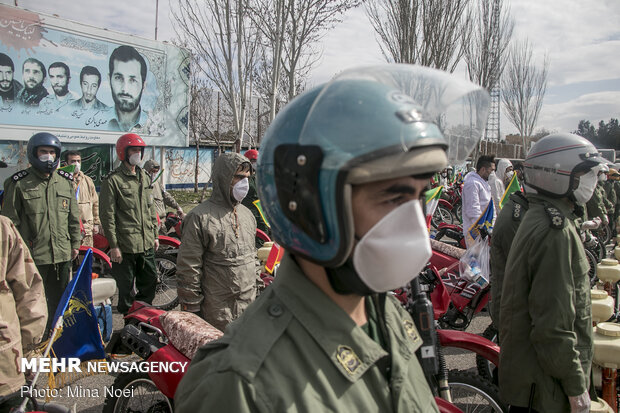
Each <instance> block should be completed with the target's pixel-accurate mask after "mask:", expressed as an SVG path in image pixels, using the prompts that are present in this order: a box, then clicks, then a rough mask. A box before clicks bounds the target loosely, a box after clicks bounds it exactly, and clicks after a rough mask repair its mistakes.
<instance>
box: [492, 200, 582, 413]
mask: <svg viewBox="0 0 620 413" xmlns="http://www.w3.org/2000/svg"><path fill="white" fill-rule="evenodd" d="M527 198H528V200H529V202H530V203H529V205H530V207H529V210H528V212H527V214H526V215H525V218H524V219H523V221H522V223H521V225H520V226H519V229H518V231H517V234H516V235H515V238H514V241H513V243H512V248H511V250H510V253H509V254H508V262H507V264H506V274H510V277H507V278H505V279H504V283H503V288H502V302H501V308H500V318H501V324H500V326H499V328H500V337H501V340H502V351H501V353H500V363H499V384H500V393H501V396H502V398H503V399H504V401H505V402H506V403H509V404H511V405H513V406H520V407H527V406H528V402H529V399H530V392H531V389H532V384H535V390H534V399H533V406H532V407H533V409H535V410H537V411H539V412H546V413H555V412H568V411H570V406H569V401H568V396H579V395H581V394H583V393H584V392H585V391H586V390H587V389H588V386H589V383H588V382H589V376H590V366H591V363H592V352H593V349H592V316H591V309H590V305H591V303H590V282H589V278H588V276H587V272H588V261H587V259H586V256H585V253H584V250H583V245H582V243H581V240H580V238H579V235H578V234H577V231H576V228H575V225H574V223H573V220H574V218H575V217H574V215H573V213H572V211H571V207H570V206H569V203H568V201H566V200H564V199H554V198H549V197H545V196H542V195H527Z"/></svg>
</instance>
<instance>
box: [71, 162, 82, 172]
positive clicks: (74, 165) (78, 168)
mask: <svg viewBox="0 0 620 413" xmlns="http://www.w3.org/2000/svg"><path fill="white" fill-rule="evenodd" d="M80 166H81V164H80V163H79V162H76V163H74V164H73V173H74V174H76V173H78V172H80Z"/></svg>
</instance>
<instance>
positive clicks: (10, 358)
mask: <svg viewBox="0 0 620 413" xmlns="http://www.w3.org/2000/svg"><path fill="white" fill-rule="evenodd" d="M46 321H47V307H46V305H45V293H44V291H43V280H42V279H41V276H40V275H39V273H38V271H37V267H36V266H35V265H34V261H33V260H32V257H31V256H30V252H29V251H28V248H27V247H26V245H25V243H24V241H23V240H22V238H21V236H20V235H19V232H18V231H17V228H15V226H14V225H13V223H12V222H11V220H9V219H8V218H6V217H3V216H0V396H6V395H8V394H11V393H13V392H15V391H18V390H19V389H20V387H21V386H22V385H24V383H25V380H24V375H23V374H22V373H20V372H19V371H18V370H17V368H18V367H17V366H19V360H20V358H21V357H23V356H26V355H28V353H29V352H30V351H31V350H32V349H33V347H34V346H35V345H37V344H38V343H39V342H40V341H41V337H42V336H43V331H44V330H45V323H46ZM2 407H3V406H1V405H0V410H2Z"/></svg>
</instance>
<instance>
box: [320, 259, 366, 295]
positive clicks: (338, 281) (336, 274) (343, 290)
mask: <svg viewBox="0 0 620 413" xmlns="http://www.w3.org/2000/svg"><path fill="white" fill-rule="evenodd" d="M325 272H326V273H327V279H328V280H329V283H330V284H331V286H332V288H333V289H334V291H336V292H337V293H338V294H342V295H348V294H357V295H361V296H367V295H371V294H374V293H375V292H374V291H372V290H371V289H370V288H368V287H367V286H366V284H364V282H363V281H362V280H361V279H360V277H359V275H357V271H355V268H354V267H353V260H352V259H351V258H349V259H348V260H346V261H345V263H344V264H342V265H341V266H340V267H336V268H325Z"/></svg>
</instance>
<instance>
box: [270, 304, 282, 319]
mask: <svg viewBox="0 0 620 413" xmlns="http://www.w3.org/2000/svg"><path fill="white" fill-rule="evenodd" d="M267 311H268V312H269V314H270V315H272V316H274V317H280V316H281V315H282V313H283V312H284V310H283V309H282V306H281V305H280V304H272V305H271V306H269V310H267Z"/></svg>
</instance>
